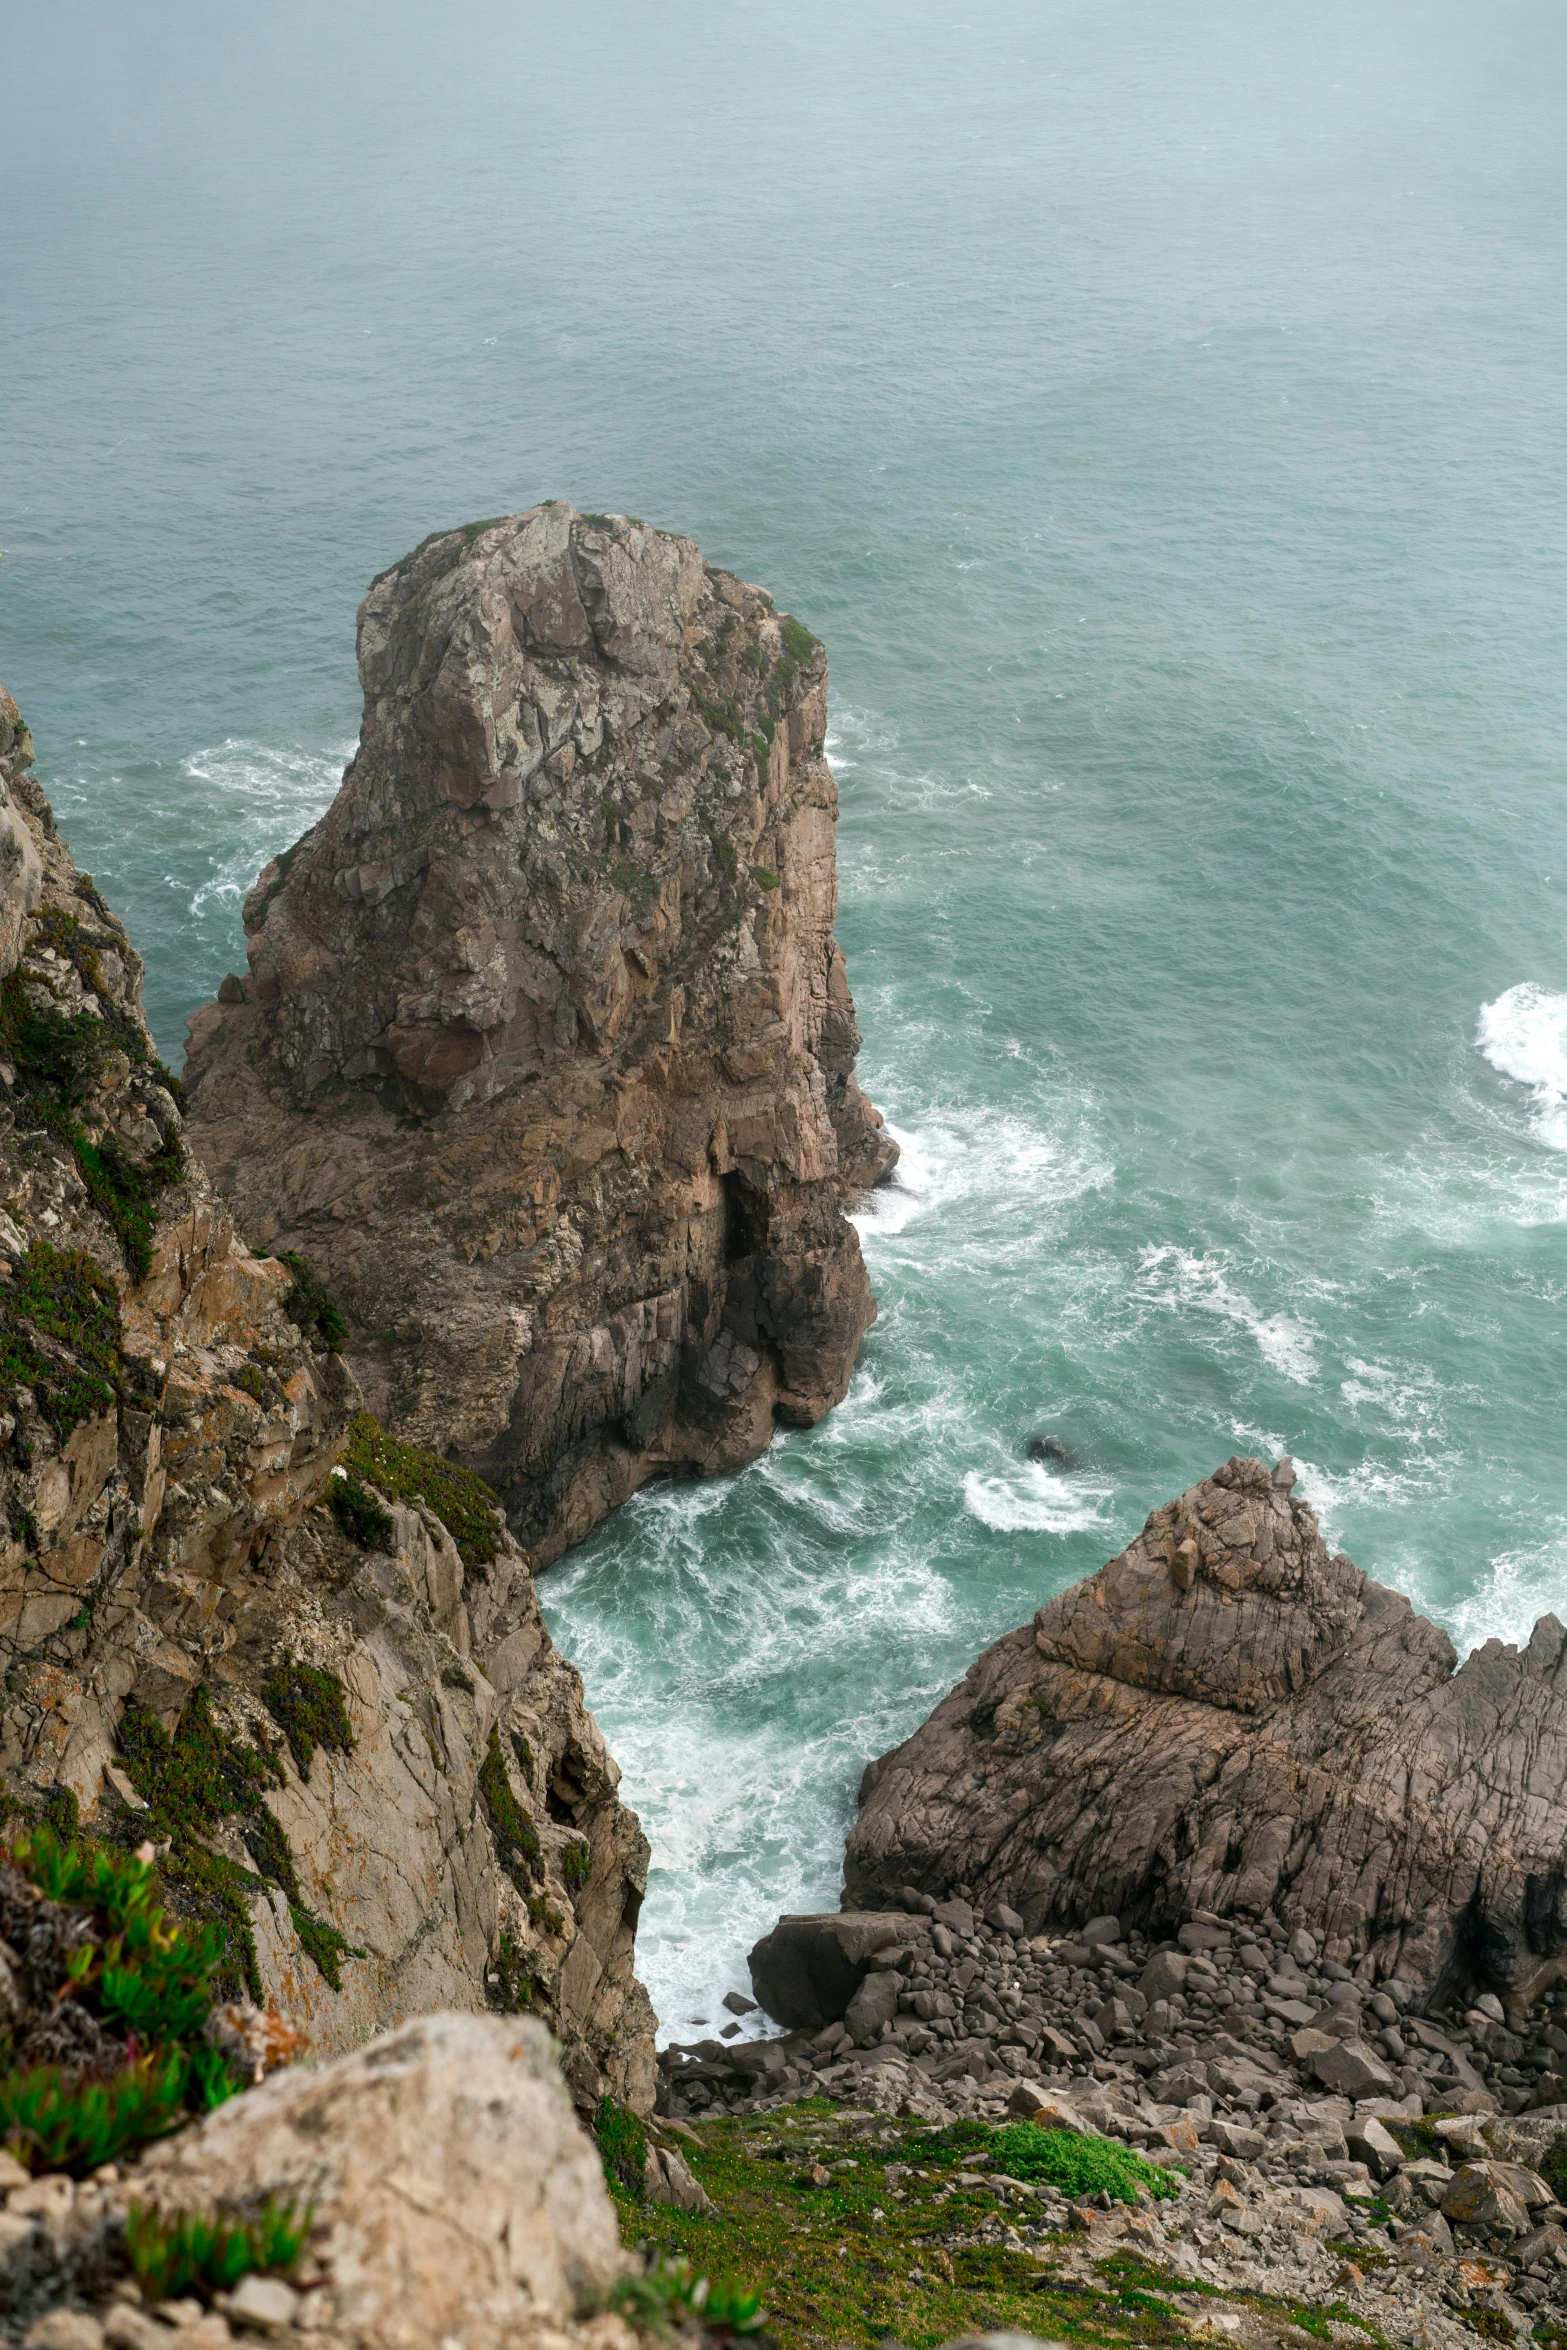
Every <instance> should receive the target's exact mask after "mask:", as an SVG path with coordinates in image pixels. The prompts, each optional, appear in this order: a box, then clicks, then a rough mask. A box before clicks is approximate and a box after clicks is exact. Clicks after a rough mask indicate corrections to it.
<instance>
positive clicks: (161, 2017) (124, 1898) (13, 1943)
mask: <svg viewBox="0 0 1567 2350" xmlns="http://www.w3.org/2000/svg"><path fill="white" fill-rule="evenodd" d="M0 1932H3V1934H4V1937H5V1939H6V1941H7V1943H8V1944H9V1946H10V1947H11V1948H12V1950H13V1951H16V1952H19V1953H21V1954H22V1955H21V1956H20V1958H19V1959H18V1960H17V1961H16V1964H15V1972H16V1975H17V1978H18V1983H19V1988H20V1990H21V1992H22V1999H21V2003H20V2005H19V2007H18V2009H17V2011H16V2012H15V2013H14V2014H13V2015H12V2016H11V2017H10V2018H9V2020H8V2021H7V2023H6V2025H5V2027H4V2033H3V2057H0V2062H3V2064H4V2066H5V2069H4V2071H3V2072H0V2143H3V2144H4V2145H5V2146H7V2147H8V2148H9V2149H10V2151H11V2152H12V2153H13V2154H15V2155H16V2156H17V2157H18V2158H19V2159H20V2160H21V2161H23V2162H25V2163H27V2164H29V2165H30V2166H31V2167H32V2168H34V2169H43V2170H69V2171H72V2172H75V2173H77V2174H78V2175H80V2174H83V2173H85V2172H87V2171H90V2170H93V2169H95V2168H96V2167H97V2165H98V2164H99V2163H103V2162H112V2161H114V2160H115V2159H116V2158H117V2157H118V2156H119V2155H120V2154H122V2153H124V2152H126V2151H127V2150H128V2149H130V2148H133V2147H135V2146H139V2145H142V2144H144V2143H146V2142H147V2141H148V2140H149V2139H153V2138H159V2137H162V2136H164V2135H165V2133H166V2132H167V2131H169V2130H171V2129H173V2128H176V2127H177V2126H178V2124H179V2123H180V2122H181V2121H182V2120H183V2119H184V2118H185V2116H186V2115H187V2114H189V2113H203V2112H206V2111H208V2110H209V2109H210V2108H211V2107H212V2106H214V2105H219V2104H221V2103H222V2102H223V2101H224V2099H225V2098H227V2097H229V2096H231V2095H232V2094H233V2093H234V2091H235V2090H236V2089H237V2088H239V2087H241V2086H242V2085H243V2084H242V2082H241V2081H240V2079H239V2077H238V2076H237V2075H235V2074H233V2073H231V2072H230V2070H229V2067H228V2065H227V2063H226V2061H225V2059H224V2058H223V2057H222V2055H221V2054H220V2053H219V2051H218V2050H217V2049H215V2048H213V2047H211V2046H210V2045H208V2043H207V2041H206V2040H205V2038H204V2036H203V2035H204V2031H205V2026H206V2022H207V2018H208V2016H209V2015H210V2013H211V2011H212V2008H213V2006H214V2004H215V2003H216V2001H217V2000H218V1998H219V1997H220V1996H221V1976H222V1971H223V1959H224V1945H223V1937H222V1935H221V1933H220V1932H219V1931H218V1930H217V1929H216V1928H214V1927H213V1926H211V1925H203V1924H194V1925H193V1924H190V1923H187V1922H185V1921H177V1920H175V1919H173V1918H171V1917H169V1915H168V1914H167V1912H166V1910H165V1908H164V1905H163V1901H162V1898H161V1889H160V1883H159V1879H158V1875H157V1872H156V1871H155V1869H154V1868H153V1866H152V1863H151V1861H150V1859H148V1858H145V1857H143V1856H142V1855H139V1854H129V1853H125V1852H120V1851H116V1850H114V1849H113V1848H112V1847H110V1846H108V1845H104V1844H100V1843H97V1842H95V1841H92V1840H89V1839H87V1838H84V1837H80V1836H73V1837H65V1836H62V1835H60V1834H59V1833H57V1831H56V1829H55V1828H54V1827H53V1826H51V1825H49V1824H47V1823H43V1822H39V1823H37V1824H35V1825H33V1826H30V1827H22V1828H20V1829H17V1830H15V1831H13V1833H12V1834H11V1836H10V1837H9V1839H8V1841H7V1842H6V1843H5V1845H4V1846H3V1847H0Z"/></svg>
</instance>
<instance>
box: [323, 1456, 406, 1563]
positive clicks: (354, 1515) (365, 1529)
mask: <svg viewBox="0 0 1567 2350" xmlns="http://www.w3.org/2000/svg"><path fill="white" fill-rule="evenodd" d="M327 1507H328V1509H330V1511H331V1512H332V1515H333V1517H334V1518H335V1519H336V1520H337V1522H338V1525H339V1526H340V1527H341V1528H342V1530H343V1532H344V1533H345V1534H346V1535H347V1536H348V1539H349V1541H350V1542H357V1543H358V1545H359V1547H360V1549H361V1550H382V1551H391V1550H393V1549H394V1548H395V1547H396V1543H397V1528H396V1526H395V1524H394V1523H393V1520H392V1513H391V1511H390V1510H387V1509H383V1508H382V1506H381V1504H380V1503H379V1502H378V1501H377V1500H376V1498H375V1495H374V1494H373V1493H367V1492H366V1491H365V1488H364V1487H363V1486H362V1485H361V1484H360V1482H359V1480H358V1478H357V1477H350V1476H349V1474H348V1472H347V1470H346V1469H345V1470H344V1471H343V1472H342V1473H341V1475H334V1476H333V1478H332V1480H331V1483H330V1484H329V1485H328V1487H327Z"/></svg>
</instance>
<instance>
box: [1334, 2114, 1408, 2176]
mask: <svg viewBox="0 0 1567 2350" xmlns="http://www.w3.org/2000/svg"><path fill="white" fill-rule="evenodd" d="M1344 2138H1345V2143H1346V2144H1347V2145H1348V2147H1349V2151H1350V2153H1351V2154H1352V2155H1354V2157H1355V2159H1356V2161H1357V2162H1363V2163H1364V2164H1365V2165H1366V2167H1367V2169H1368V2170H1369V2171H1370V2172H1371V2174H1372V2176H1373V2177H1374V2178H1378V2179H1390V2178H1391V2177H1392V2176H1393V2173H1394V2172H1395V2171H1396V2170H1400V2169H1402V2167H1403V2162H1404V2150H1403V2148H1402V2147H1401V2146H1400V2145H1399V2143H1398V2140H1397V2139H1396V2138H1395V2137H1394V2135H1393V2133H1392V2131H1391V2130H1389V2129H1386V2128H1384V2127H1383V2125H1382V2123H1381V2122H1379V2121H1377V2120H1376V2119H1375V2118H1374V2117H1373V2116H1372V2115H1370V2114H1367V2115H1365V2116H1364V2117H1359V2116H1357V2118H1356V2119H1355V2120H1354V2121H1353V2122H1351V2123H1350V2125H1349V2128H1348V2129H1347V2130H1346V2131H1345V2133H1344Z"/></svg>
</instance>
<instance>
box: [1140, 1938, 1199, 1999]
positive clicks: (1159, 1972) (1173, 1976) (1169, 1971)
mask: <svg viewBox="0 0 1567 2350" xmlns="http://www.w3.org/2000/svg"><path fill="white" fill-rule="evenodd" d="M1189 1963H1190V1962H1189V1960H1188V1959H1187V1956H1186V1953H1185V1951H1184V1950H1159V1951H1156V1952H1155V1953H1154V1955H1153V1957H1152V1958H1151V1959H1150V1960H1149V1961H1148V1964H1147V1965H1146V1966H1145V1967H1144V1969H1143V1971H1142V1973H1141V1974H1140V1975H1139V1976H1138V1978H1137V1988H1138V1990H1139V1991H1140V1992H1141V1993H1142V1995H1143V1997H1144V1998H1145V1999H1146V2000H1147V2002H1148V2004H1149V2006H1150V2007H1151V2006H1152V2005H1153V2003H1154V2001H1155V2000H1157V1999H1168V1998H1169V1997H1170V1996H1171V1994H1172V1993H1174V1992H1177V1991H1184V1990H1185V1988H1186V1970H1187V1967H1188V1965H1189Z"/></svg>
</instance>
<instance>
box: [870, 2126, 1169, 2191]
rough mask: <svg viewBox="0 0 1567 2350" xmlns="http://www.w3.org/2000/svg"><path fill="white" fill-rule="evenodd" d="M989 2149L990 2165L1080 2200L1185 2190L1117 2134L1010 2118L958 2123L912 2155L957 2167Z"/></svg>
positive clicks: (916, 2146)
mask: <svg viewBox="0 0 1567 2350" xmlns="http://www.w3.org/2000/svg"><path fill="white" fill-rule="evenodd" d="M981 2153H983V2154H984V2156H985V2157H986V2167H987V2169H990V2170H994V2171H1005V2172H1006V2174H1007V2176H1008V2177H1009V2178H1014V2179H1022V2180H1023V2181H1024V2182H1025V2184H1027V2185H1030V2186H1032V2185H1034V2184H1036V2183H1043V2184H1045V2185H1047V2186H1051V2187H1055V2188H1056V2189H1057V2190H1058V2191H1059V2192H1060V2193H1061V2194H1063V2195H1066V2196H1068V2197H1070V2198H1071V2199H1073V2200H1074V2201H1080V2200H1081V2199H1082V2198H1083V2197H1084V2196H1088V2195H1098V2194H1101V2193H1104V2194H1108V2195H1109V2196H1110V2198H1111V2200H1112V2201H1113V2202H1116V2203H1135V2202H1136V2200H1137V2190H1138V2188H1139V2187H1141V2188H1143V2189H1144V2190H1145V2191H1146V2192H1147V2193H1148V2194H1149V2195H1151V2196H1153V2197H1154V2198H1155V2200H1156V2201H1162V2200H1164V2199H1165V2198H1167V2197H1169V2196H1172V2195H1175V2194H1177V2193H1178V2192H1179V2189H1178V2188H1177V2186H1176V2183H1175V2181H1174V2180H1173V2179H1172V2178H1170V2177H1169V2176H1168V2174H1167V2173H1166V2172H1165V2171H1163V2170H1161V2169H1160V2167H1159V2165H1158V2164H1157V2163H1155V2162H1149V2161H1148V2160H1147V2158H1146V2157H1145V2156H1143V2155H1141V2154H1138V2153H1136V2152H1134V2150H1133V2149H1132V2148H1131V2147H1129V2146H1123V2145H1122V2144H1121V2143H1120V2141H1119V2140H1118V2139H1115V2138H1094V2137H1078V2136H1077V2135H1076V2134H1075V2132H1072V2131H1069V2130H1041V2129H1039V2128H1038V2127H1036V2125H1035V2124H1034V2123H1033V2122H1008V2123H1006V2124H1004V2125H1003V2127H1002V2128H1000V2129H994V2130H993V2129H990V2128H989V2127H987V2125H986V2124H985V2123H983V2122H954V2123H953V2124H952V2125H951V2127H950V2128H948V2129H945V2130H939V2131H936V2132H934V2133H932V2135H931V2136H929V2137H922V2138H919V2139H918V2140H916V2141H915V2142H914V2150H911V2156H910V2158H911V2159H913V2160H916V2161H922V2162H943V2161H945V2162H949V2163H952V2164H954V2165H957V2166H961V2165H962V2163H963V2162H964V2161H965V2160H967V2159H971V2158H972V2157H974V2156H975V2155H978V2154H981Z"/></svg>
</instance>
